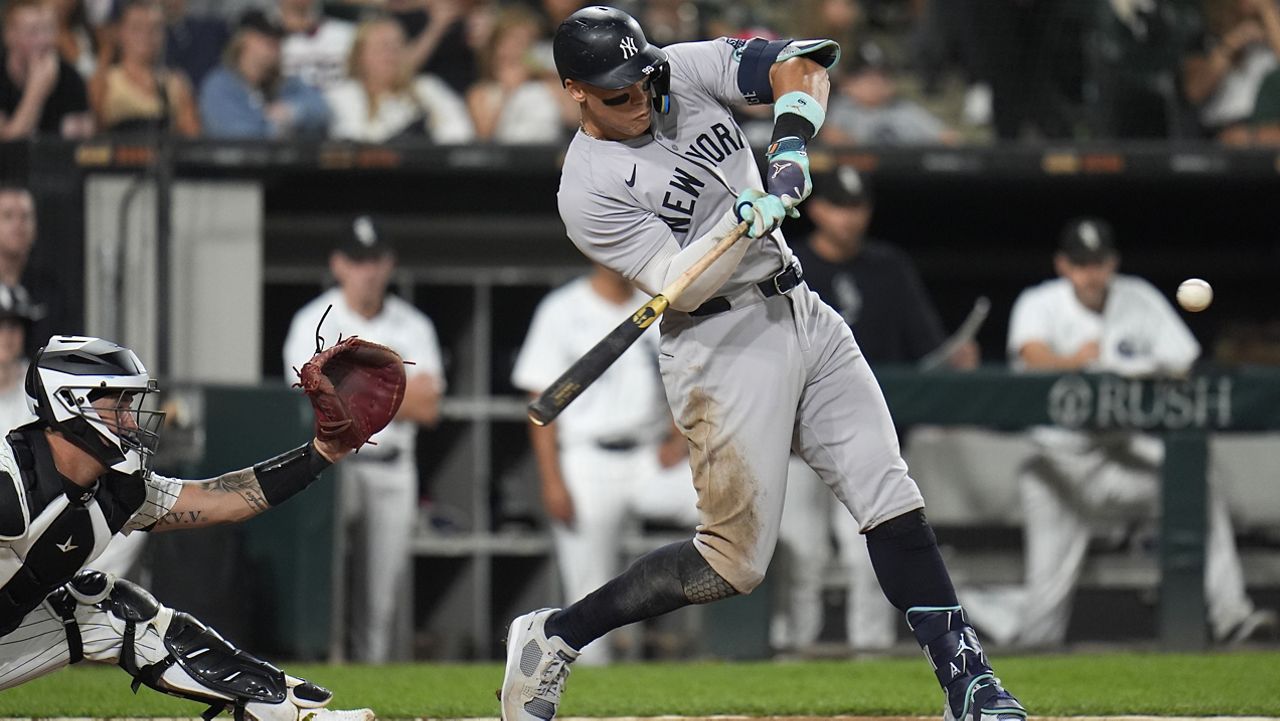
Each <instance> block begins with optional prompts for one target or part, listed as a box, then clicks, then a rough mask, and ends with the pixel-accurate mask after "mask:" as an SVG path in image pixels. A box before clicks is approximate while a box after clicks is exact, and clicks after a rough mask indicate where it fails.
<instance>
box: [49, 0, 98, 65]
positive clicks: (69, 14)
mask: <svg viewBox="0 0 1280 721" xmlns="http://www.w3.org/2000/svg"><path fill="white" fill-rule="evenodd" d="M52 5H53V10H54V16H55V18H56V19H57V23H58V55H59V56H61V57H62V59H63V60H65V61H67V63H68V64H70V65H71V66H72V67H74V68H75V69H76V71H77V72H79V73H80V77H81V78H82V79H84V80H88V79H89V78H91V77H93V71H94V70H95V69H97V67H98V58H97V56H96V55H95V49H94V33H93V30H92V28H90V27H89V17H88V14H87V13H86V12H85V8H84V0H52Z"/></svg>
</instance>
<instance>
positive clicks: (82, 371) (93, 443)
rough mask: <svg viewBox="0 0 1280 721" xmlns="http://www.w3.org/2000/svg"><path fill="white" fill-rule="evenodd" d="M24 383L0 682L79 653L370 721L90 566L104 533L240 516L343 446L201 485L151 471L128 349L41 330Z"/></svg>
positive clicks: (239, 698) (9, 451) (266, 712)
mask: <svg viewBox="0 0 1280 721" xmlns="http://www.w3.org/2000/svg"><path fill="white" fill-rule="evenodd" d="M25 387H26V390H27V395H28V396H29V397H30V399H31V404H32V408H33V409H34V412H35V415H36V416H37V419H36V420H34V421H32V422H31V423H28V424H26V425H23V426H20V427H18V428H17V429H15V430H13V431H12V432H10V433H9V434H8V436H6V437H5V438H4V439H3V440H2V441H0V691H3V690H5V689H8V688H12V687H14V686H17V685H19V684H23V683H26V682H27V681H30V680H33V679H36V678H39V677H41V676H45V675H47V674H50V673H53V672H54V671H57V670H59V669H61V668H63V667H64V666H67V665H68V664H74V663H78V662H80V661H93V662H97V663H110V664H115V665H117V666H119V667H120V668H121V669H123V670H124V671H125V672H127V673H128V674H129V675H130V676H132V677H133V679H134V689H135V690H136V689H137V688H138V686H139V685H141V684H145V685H147V686H149V687H151V688H153V689H156V690H157V691H161V692H163V693H167V694H171V695H173V696H180V697H182V698H188V699H192V700H196V701H203V702H205V703H208V704H210V712H211V713H210V715H209V716H208V717H209V718H212V715H214V714H216V713H218V712H219V711H221V710H222V709H224V708H227V707H231V708H232V709H233V710H234V713H235V717H236V718H237V719H238V720H239V721H244V719H246V718H247V719H251V720H252V721H371V720H372V719H373V712H372V711H370V710H369V709H359V710H356V711H337V710H330V709H326V708H325V706H326V705H327V704H328V703H329V700H330V699H331V697H332V694H330V693H329V691H328V690H326V689H324V688H321V687H319V686H317V685H315V684H313V683H310V682H308V681H304V680H303V679H300V678H296V677H294V676H288V675H286V674H285V673H284V672H283V671H281V670H280V669H278V668H276V667H275V666H272V665H271V664H269V663H267V662H266V661H262V660H259V659H257V658H255V657H253V656H251V655H250V654H248V653H245V652H244V651H242V650H240V649H238V648H236V647H235V646H234V645H232V644H231V643H229V642H227V641H226V640H224V639H223V638H222V637H221V636H219V635H218V634H217V632H215V631H213V630H212V629H210V628H208V627H207V626H205V625H204V624H202V623H201V622H200V621H199V620H197V619H195V618H193V617H192V616H190V615H188V614H186V613H182V612H180V611H175V610H173V609H170V608H166V607H165V606H162V605H161V604H160V603H159V602H158V601H156V599H155V598H154V597H153V596H152V595H151V594H149V593H147V592H146V591H145V590H143V589H142V588H141V587H139V586H137V585H135V584H133V583H130V582H128V581H125V580H123V579H117V578H115V577H114V576H112V575H110V574H106V573H102V572H100V571H95V570H91V569H89V568H88V566H89V565H90V564H92V563H93V561H94V560H95V559H96V558H97V557H98V556H99V555H100V554H101V553H102V552H103V550H105V549H106V547H107V544H108V542H110V540H111V539H112V538H113V537H116V535H117V534H126V535H127V534H130V533H135V532H138V531H168V530H175V529H185V528H199V527H202V526H208V525H213V524H216V523H229V522H235V521H242V520H245V519H247V518H250V517H252V516H255V515H257V514H259V513H261V512H263V511H265V510H267V509H268V508H272V507H275V506H278V505H280V504H281V503H283V502H284V501H285V500H287V499H288V498H290V497H291V496H293V495H294V494H296V493H298V492H299V491H301V490H303V489H304V488H306V486H307V485H308V484H310V483H311V482H312V481H313V480H314V479H315V477H316V476H317V475H318V474H319V473H320V472H321V471H323V470H324V469H325V468H327V467H328V466H329V465H330V463H333V462H337V461H338V460H340V459H341V458H343V457H344V456H346V455H347V453H348V451H347V450H346V449H344V448H343V447H341V446H340V445H337V444H335V443H332V442H322V441H320V440H319V439H317V440H315V441H314V442H309V443H307V444H306V445H304V446H301V447H299V448H296V449H294V450H292V451H289V452H287V453H284V454H282V455H279V456H276V457H275V458H272V459H270V460H267V461H263V462H261V463H259V464H257V465H255V466H252V467H251V468H245V469H242V470H239V471H233V472H230V473H226V474H223V475H221V476H218V477H217V478H212V479H209V480H204V481H182V480H178V479H173V478H166V477H164V476H161V475H159V474H157V473H153V472H152V471H151V470H150V458H151V455H152V453H154V451H155V448H156V443H157V442H158V441H159V432H158V431H159V425H160V422H161V421H162V420H163V418H164V413H161V412H157V411H149V410H144V409H143V400H144V398H145V397H146V395H147V394H148V393H149V392H151V391H154V390H156V386H155V381H154V380H153V379H152V378H151V376H150V375H148V374H147V370H146V368H144V367H143V365H142V362H141V361H139V360H138V357H137V356H136V355H134V353H133V351H131V350H129V349H128V348H122V347H120V346H118V345H116V344H115V343H111V342H109V341H105V340H101V339H98V338H87V337H79V336H54V337H53V338H51V339H50V340H49V343H48V344H47V345H46V346H45V347H44V348H42V349H40V352H39V353H37V354H36V356H35V358H34V359H33V360H32V362H31V365H30V367H29V368H28V370H27V376H26V382H25Z"/></svg>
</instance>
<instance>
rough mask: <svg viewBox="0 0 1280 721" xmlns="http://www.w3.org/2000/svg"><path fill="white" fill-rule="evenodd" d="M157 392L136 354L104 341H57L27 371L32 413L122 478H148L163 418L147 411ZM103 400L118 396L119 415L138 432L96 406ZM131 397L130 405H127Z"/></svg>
mask: <svg viewBox="0 0 1280 721" xmlns="http://www.w3.org/2000/svg"><path fill="white" fill-rule="evenodd" d="M155 390H157V385H156V382H155V380H154V379H152V378H151V376H150V375H148V374H147V369H146V368H145V367H143V365H142V361H140V360H138V356H137V355H136V354H135V353H134V352H133V351H131V350H129V349H128V348H124V347H122V346H118V345H116V344H115V343H112V342H111V341H106V340H102V339H101V338H89V337H84V336H65V335H63V336H54V337H52V338H50V339H49V344H48V345H46V346H45V347H44V348H41V349H40V350H39V351H38V352H37V353H36V356H35V359H34V360H32V362H31V366H30V367H29V368H28V369H27V380H26V391H27V403H28V405H29V406H30V408H31V412H32V413H34V414H35V415H36V417H38V418H39V419H40V420H42V421H44V422H45V423H47V424H48V425H49V427H51V428H53V429H54V430H57V431H60V432H61V433H62V434H63V435H65V436H66V437H67V438H68V439H69V440H70V441H72V442H73V443H75V444H76V445H77V446H80V448H82V449H84V450H85V451H86V452H87V453H89V454H90V455H92V456H93V457H94V458H97V459H98V460H99V461H101V462H102V463H103V465H105V466H107V467H109V468H113V469H115V470H117V471H120V472H121V473H138V472H142V473H143V474H145V473H146V472H147V471H148V470H149V469H150V467H151V456H152V454H154V453H155V450H156V445H157V444H158V443H159V441H160V434H159V429H160V424H161V423H162V422H163V421H164V413H163V412H160V411H147V410H142V404H143V401H144V399H145V398H146V394H147V393H148V392H151V391H155ZM104 395H114V396H115V397H116V407H115V410H116V411H117V412H118V413H120V414H126V413H127V414H129V415H131V416H132V418H133V421H134V425H135V427H133V428H129V427H124V426H120V425H117V423H116V421H115V417H116V416H115V414H112V413H100V412H99V410H98V409H97V408H95V407H94V406H93V401H94V400H95V399H97V398H100V397H102V396H104ZM126 396H132V398H131V399H129V400H130V401H131V402H129V403H125V402H123V401H124V400H125V398H126ZM104 415H105V416H107V417H104Z"/></svg>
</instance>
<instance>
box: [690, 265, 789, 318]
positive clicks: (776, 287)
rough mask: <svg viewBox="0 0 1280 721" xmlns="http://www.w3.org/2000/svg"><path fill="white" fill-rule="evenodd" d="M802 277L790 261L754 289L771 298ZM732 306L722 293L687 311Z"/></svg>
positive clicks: (696, 312)
mask: <svg viewBox="0 0 1280 721" xmlns="http://www.w3.org/2000/svg"><path fill="white" fill-rule="evenodd" d="M803 279H804V272H803V271H801V270H800V266H799V265H796V264H795V263H792V264H791V265H789V266H787V267H786V268H784V269H783V270H782V271H781V272H779V273H778V274H777V275H775V276H773V277H771V278H765V279H764V280H762V281H760V282H759V283H756V289H758V290H759V291H760V294H761V295H763V296H764V297H766V298H772V297H773V296H775V295H782V294H783V293H786V292H787V291H789V290H791V289H792V288H795V287H796V286H797V285H800V281H801V280H803ZM732 307H733V304H731V303H730V302H729V299H728V298H726V297H725V296H723V295H718V296H716V297H715V298H712V299H711V300H708V301H707V302H706V303H703V304H702V305H700V306H698V307H697V308H694V309H693V310H691V311H689V315H695V316H699V317H701V316H706V315H715V314H716V313H723V312H725V311H726V310H729V309H730V308H732Z"/></svg>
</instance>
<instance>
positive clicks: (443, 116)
mask: <svg viewBox="0 0 1280 721" xmlns="http://www.w3.org/2000/svg"><path fill="white" fill-rule="evenodd" d="M348 74H349V75H350V77H349V78H348V79H346V80H343V81H341V82H339V83H337V84H335V85H334V86H333V87H332V88H331V89H330V90H329V92H328V96H327V97H328V102H329V107H330V108H331V109H332V111H333V125H332V127H331V128H330V133H329V134H330V136H331V137H334V138H341V139H344V140H359V141H364V142H369V143H381V142H385V141H387V140H392V139H395V138H403V137H426V138H429V139H431V140H433V141H435V142H437V143H465V142H469V141H470V140H471V139H472V138H473V137H474V131H473V129H472V127H471V118H470V117H469V116H468V115H467V109H466V106H465V105H464V104H463V102H462V99H461V98H459V97H458V96H457V94H455V93H454V92H453V90H452V89H450V88H449V86H448V85H446V84H445V83H444V82H443V81H442V80H440V79H439V78H437V77H435V76H431V75H421V76H418V77H414V76H413V74H412V66H411V65H409V64H408V63H407V62H406V57H405V45H404V31H403V30H401V29H400V25H399V24H398V23H397V22H396V21H395V20H394V19H393V18H390V17H386V16H383V17H378V18H374V19H372V20H366V21H365V22H363V23H361V24H360V28H359V30H358V31H357V32H356V38H355V43H353V44H352V46H351V57H350V59H349V60H348Z"/></svg>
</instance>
